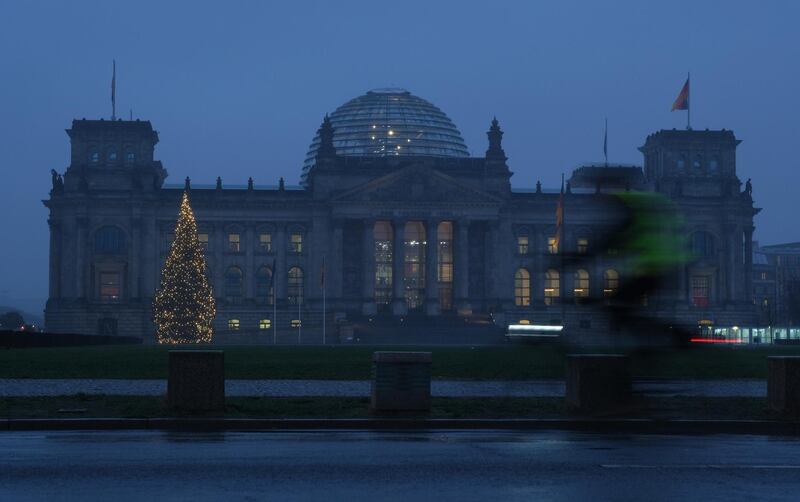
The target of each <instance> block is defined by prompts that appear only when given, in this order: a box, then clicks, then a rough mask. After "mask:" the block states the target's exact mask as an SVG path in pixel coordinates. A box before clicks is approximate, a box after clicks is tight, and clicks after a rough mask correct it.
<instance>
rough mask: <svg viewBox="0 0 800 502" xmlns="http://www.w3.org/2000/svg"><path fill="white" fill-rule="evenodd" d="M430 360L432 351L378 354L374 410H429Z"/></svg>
mask: <svg viewBox="0 0 800 502" xmlns="http://www.w3.org/2000/svg"><path fill="white" fill-rule="evenodd" d="M431 360H432V357H431V353H430V352H375V353H374V354H373V355H372V402H371V404H370V407H371V409H372V410H373V411H376V412H384V411H430V409H431Z"/></svg>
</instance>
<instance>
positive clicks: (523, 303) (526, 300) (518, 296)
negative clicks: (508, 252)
mask: <svg viewBox="0 0 800 502" xmlns="http://www.w3.org/2000/svg"><path fill="white" fill-rule="evenodd" d="M514 304H515V305H516V306H517V307H529V306H530V305H531V274H530V272H528V271H527V270H525V269H524V268H521V269H519V270H517V273H515V274H514Z"/></svg>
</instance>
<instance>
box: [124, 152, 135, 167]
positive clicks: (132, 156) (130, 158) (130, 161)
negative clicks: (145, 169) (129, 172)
mask: <svg viewBox="0 0 800 502" xmlns="http://www.w3.org/2000/svg"><path fill="white" fill-rule="evenodd" d="M135 160H136V154H135V153H133V152H128V153H127V154H126V155H125V162H127V163H128V164H133V162H134V161H135Z"/></svg>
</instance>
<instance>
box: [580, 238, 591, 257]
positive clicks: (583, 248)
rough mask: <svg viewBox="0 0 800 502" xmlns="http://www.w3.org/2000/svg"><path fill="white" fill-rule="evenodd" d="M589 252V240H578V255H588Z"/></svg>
mask: <svg viewBox="0 0 800 502" xmlns="http://www.w3.org/2000/svg"><path fill="white" fill-rule="evenodd" d="M588 251H589V239H586V238H581V239H578V253H580V254H586V253H587V252H588Z"/></svg>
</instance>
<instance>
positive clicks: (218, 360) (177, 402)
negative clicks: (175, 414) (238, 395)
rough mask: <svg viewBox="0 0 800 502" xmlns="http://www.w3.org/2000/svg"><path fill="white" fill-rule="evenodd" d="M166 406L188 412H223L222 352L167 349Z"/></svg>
mask: <svg viewBox="0 0 800 502" xmlns="http://www.w3.org/2000/svg"><path fill="white" fill-rule="evenodd" d="M167 404H168V406H169V407H170V408H172V409H176V410H181V411H188V412H194V411H224V410H225V358H224V352H223V351H221V350H170V351H169V379H168V380H167Z"/></svg>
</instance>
